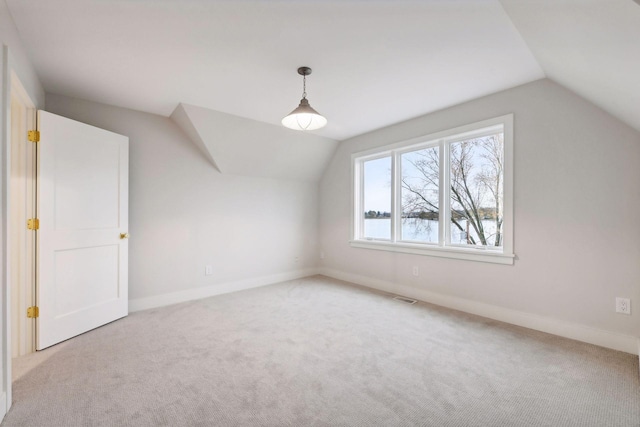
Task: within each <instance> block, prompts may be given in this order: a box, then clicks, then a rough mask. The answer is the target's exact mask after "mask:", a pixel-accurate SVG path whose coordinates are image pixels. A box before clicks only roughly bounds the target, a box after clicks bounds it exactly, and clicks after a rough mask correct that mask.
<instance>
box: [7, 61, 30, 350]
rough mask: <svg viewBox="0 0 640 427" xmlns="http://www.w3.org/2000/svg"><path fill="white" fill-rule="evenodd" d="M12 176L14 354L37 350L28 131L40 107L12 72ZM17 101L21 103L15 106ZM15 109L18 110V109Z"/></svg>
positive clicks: (12, 332) (10, 269) (10, 208)
mask: <svg viewBox="0 0 640 427" xmlns="http://www.w3.org/2000/svg"><path fill="white" fill-rule="evenodd" d="M10 77H11V94H10V102H11V138H10V144H11V159H10V162H11V177H10V181H9V183H8V185H9V207H8V212H9V221H10V228H9V230H10V235H9V236H8V237H9V247H10V249H11V250H10V251H9V254H10V255H9V256H10V257H11V258H10V264H9V277H10V282H11V286H10V288H11V289H10V291H11V300H10V301H9V303H10V304H11V310H10V311H11V312H12V313H11V320H12V325H11V334H12V339H11V346H12V351H11V355H12V357H17V356H22V355H25V354H28V353H33V352H34V351H35V320H34V319H28V318H27V317H26V314H25V313H26V310H27V307H30V306H32V305H34V293H35V292H34V290H35V259H34V255H35V235H34V233H33V231H29V230H27V229H26V227H25V226H24V224H26V221H27V219H28V218H34V217H35V178H34V177H35V166H36V165H35V161H34V156H35V153H36V147H37V145H36V144H33V143H29V142H28V141H27V131H28V130H31V129H35V124H36V123H35V115H36V110H35V106H34V104H33V102H32V101H31V98H30V97H29V95H28V94H27V91H26V90H25V89H24V87H23V86H22V84H21V83H20V79H19V78H18V76H17V75H16V74H15V73H14V72H11V76H10ZM14 102H15V103H16V104H17V105H16V108H14ZM14 110H15V111H14ZM14 113H15V115H14Z"/></svg>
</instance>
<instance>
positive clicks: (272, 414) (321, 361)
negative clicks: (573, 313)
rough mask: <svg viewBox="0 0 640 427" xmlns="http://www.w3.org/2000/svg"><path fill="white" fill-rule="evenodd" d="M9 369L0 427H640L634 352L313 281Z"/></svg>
mask: <svg viewBox="0 0 640 427" xmlns="http://www.w3.org/2000/svg"><path fill="white" fill-rule="evenodd" d="M45 359H46V360H45ZM39 362H42V363H39ZM14 363H15V366H16V370H17V372H18V373H19V378H17V379H16V380H15V383H14V403H13V408H12V409H11V411H10V412H9V413H8V414H7V416H6V418H5V421H4V422H3V423H2V426H3V427H10V426H159V425H170V426H182V425H184V426H187V425H189V426H216V425H219V426H254V425H255V426H258V425H259V426H372V425H378V426H638V425H640V384H639V381H638V358H637V357H636V356H633V355H630V354H626V353H621V352H616V351H612V350H607V349H604V348H600V347H596V346H592V345H589V344H584V343H580V342H576V341H571V340H567V339H563V338H559V337H555V336H552V335H547V334H544V333H540V332H535V331H532V330H528V329H524V328H519V327H515V326H510V325H506V324H503V323H500V322H496V321H492V320H488V319H485V318H481V317H477V316H472V315H467V314H464V313H460V312H455V311H451V310H447V309H443V308H439V307H436V306H433V305H429V304H423V303H419V304H416V305H407V304H405V303H402V302H398V301H394V300H393V299H391V297H390V296H389V295H386V294H381V293H376V292H373V291H369V290H366V289H363V288H359V287H355V286H349V285H348V284H345V283H343V282H338V281H334V280H331V279H327V278H325V277H321V276H316V277H311V278H307V279H302V280H295V281H290V282H286V283H281V284H277V285H272V286H267V287H263V288H258V289H252V290H248V291H244V292H238V293H234V294H227V295H221V296H217V297H213V298H208V299H205V300H200V301H194V302H189V303H184V304H178V305H174V306H170V307H165V308H160V309H153V310H148V311H144V312H139V313H134V314H132V315H130V316H129V317H128V318H125V319H122V320H119V321H117V322H114V323H111V324H109V325H106V326H103V327H102V328H99V329H97V330H94V331H91V332H89V333H86V334H84V335H82V336H79V337H77V338H74V339H72V340H70V341H67V342H65V343H63V344H62V345H58V346H55V347H53V348H51V349H49V350H45V351H44V352H40V353H38V354H34V355H29V356H26V357H24V358H21V359H17V360H16V361H15V362H14ZM29 369H30V370H29Z"/></svg>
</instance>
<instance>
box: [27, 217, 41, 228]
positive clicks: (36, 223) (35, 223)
mask: <svg viewBox="0 0 640 427" xmlns="http://www.w3.org/2000/svg"><path fill="white" fill-rule="evenodd" d="M39 228H40V220H39V219H38V218H31V219H28V220H27V229H28V230H37V229H39Z"/></svg>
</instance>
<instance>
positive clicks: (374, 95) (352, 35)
mask: <svg viewBox="0 0 640 427" xmlns="http://www.w3.org/2000/svg"><path fill="white" fill-rule="evenodd" d="M0 1H6V3H7V5H8V8H9V10H10V12H11V15H12V18H13V20H14V21H15V23H16V27H17V28H18V30H19V32H20V35H21V38H22V41H23V44H24V46H25V48H26V49H27V50H28V52H29V53H30V55H31V60H32V62H33V64H34V66H35V68H36V70H37V71H38V73H39V77H40V79H41V81H42V83H43V86H44V88H45V90H46V91H47V92H49V93H55V94H61V95H66V96H70V97H76V98H80V99H86V100H90V101H96V102H101V103H106V104H111V105H115V106H121V107H126V108H131V109H136V110H141V111H146V112H150V113H156V114H160V115H164V116H169V115H172V117H173V119H174V120H175V121H176V123H178V124H179V125H180V126H181V127H182V128H183V129H184V130H185V132H186V133H187V134H188V135H190V137H191V139H192V140H193V141H194V143H195V144H196V145H198V146H199V147H200V149H201V150H203V155H205V156H206V157H207V158H208V159H209V161H210V162H211V163H212V165H214V166H215V167H217V168H218V169H219V170H222V171H223V173H225V171H234V172H228V173H238V172H242V173H251V174H256V173H258V172H256V171H261V172H260V173H263V174H265V175H268V176H275V175H274V174H280V175H282V174H284V175H286V174H287V173H285V172H283V171H279V169H280V168H292V169H291V170H294V171H297V172H295V173H294V174H293V175H296V176H298V177H303V179H308V178H309V177H311V176H317V172H316V171H315V170H314V171H307V170H303V168H296V167H294V166H292V163H293V162H292V161H291V157H288V158H289V161H287V162H285V163H284V164H278V163H277V162H278V160H277V159H275V157H276V156H285V157H286V156H287V155H288V153H291V152H292V151H291V150H294V151H295V149H296V148H295V147H296V145H295V143H293V142H292V141H293V139H290V136H289V134H288V133H286V132H289V131H288V130H285V129H281V128H279V126H280V120H281V118H282V117H283V116H284V115H286V114H287V113H289V112H290V111H291V110H292V109H293V108H294V107H295V106H296V105H297V104H298V101H299V99H300V96H301V91H302V90H301V89H302V88H301V83H302V82H301V78H300V76H299V75H298V74H297V73H296V69H297V68H298V67H299V66H303V65H306V66H310V67H312V68H313V74H312V75H311V76H310V77H309V78H308V85H307V92H308V97H309V100H310V101H311V104H312V106H313V107H314V108H315V109H317V110H318V111H320V112H321V113H322V114H323V115H325V116H326V117H327V118H328V120H329V124H328V125H327V126H326V127H325V128H324V129H321V130H319V131H315V132H313V134H300V135H301V136H299V137H297V138H298V141H300V142H299V144H310V146H313V145H314V144H315V143H316V142H317V141H320V139H317V141H316V139H314V137H309V135H316V136H320V137H326V138H329V139H331V140H343V139H346V138H349V137H352V136H355V135H359V134H362V133H365V132H368V131H371V130H374V129H377V128H381V127H384V126H387V125H390V124H393V123H397V122H399V121H402V120H406V119H409V118H412V117H416V116H419V115H423V114H427V113H430V112H433V111H435V110H438V109H442V108H445V107H448V106H451V105H455V104H458V103H461V102H464V101H468V100H471V99H474V98H477V97H480V96H483V95H487V94H490V93H494V92H497V91H500V90H504V89H508V88H511V87H514V86H517V85H520V84H524V83H527V82H530V81H533V80H537V79H540V78H543V77H545V76H547V77H550V78H552V79H553V80H555V81H557V82H559V83H561V84H563V85H564V86H567V87H568V88H570V89H572V90H574V91H575V92H577V93H578V94H581V95H582V96H584V97H585V98H587V99H589V100H591V101H592V102H593V103H594V104H596V105H599V106H600V107H602V108H604V109H605V110H607V111H609V112H610V113H611V114H613V115H615V116H617V117H618V118H620V119H621V120H623V121H625V122H626V123H628V124H630V125H632V126H634V127H635V128H636V129H638V130H640V115H639V114H638V113H637V110H638V105H640V102H639V101H640V85H639V84H638V83H637V81H638V76H639V75H640V51H639V49H640V43H638V42H637V41H638V40H640V6H638V5H637V4H636V3H634V1H633V0H420V1H419V0H323V1H320V0H310V1H303V0H270V1H261V0H243V1H237V0H211V1H202V0H135V1H132V0H110V1H104V0H55V1H44V0H0ZM181 103H182V106H179V104H181ZM196 106H197V107H196ZM205 116H210V117H211V118H210V119H205V118H204V117H205ZM223 117H226V119H223ZM243 118H244V119H246V120H248V121H246V120H241V119H243ZM254 122H255V123H254ZM211 123H216V126H218V125H219V126H220V127H219V128H216V129H214V126H213V125H212V124H211ZM231 123H233V124H235V125H236V126H237V127H235V128H231V127H228V126H229V124H231ZM260 125H265V126H267V127H264V126H260ZM272 127H273V129H272ZM276 127H278V130H277V131H276V130H275V128H276ZM245 128H249V129H253V131H245ZM258 129H259V130H258ZM254 131H255V132H257V133H262V137H258V138H256V137H255V135H256V133H254ZM281 131H282V132H281ZM283 132H284V133H283ZM221 135H224V138H221ZM302 135H304V136H302ZM267 136H268V138H274V139H273V140H268V141H267ZM291 138H293V137H291ZM278 141H279V142H278ZM283 141H286V142H283ZM308 141H313V142H308ZM325 142H327V144H328V146H330V147H331V148H330V149H329V151H331V150H333V145H332V144H334V143H333V142H332V141H329V140H326V141H325ZM234 147H242V149H243V150H248V151H245V153H247V152H250V153H252V154H253V153H257V154H260V155H263V154H264V155H269V159H275V160H274V164H273V168H271V166H268V167H267V166H266V165H262V169H253V168H248V167H245V165H242V164H240V162H241V160H238V158H237V157H236V156H235V154H234V153H235V151H233V150H235V148H234ZM265 147H269V149H268V150H267V151H263V149H265ZM315 149H316V148H312V149H310V152H313V150H315ZM320 151H322V150H320ZM257 154H256V159H255V162H259V160H260V159H259V158H258V157H257ZM299 154H300V153H299ZM300 155H302V156H303V157H304V156H306V155H308V153H307V154H300ZM311 157H313V156H311ZM305 158H306V157H305ZM314 158H315V157H314ZM233 159H235V160H233ZM242 161H244V160H242ZM323 161H324V154H322V155H319V156H318V157H317V160H313V159H311V160H310V162H311V163H318V164H320V163H322V162H323ZM256 164H257V163H254V166H255V165H256ZM312 169H313V168H312ZM300 174H302V175H300ZM290 177H294V176H290Z"/></svg>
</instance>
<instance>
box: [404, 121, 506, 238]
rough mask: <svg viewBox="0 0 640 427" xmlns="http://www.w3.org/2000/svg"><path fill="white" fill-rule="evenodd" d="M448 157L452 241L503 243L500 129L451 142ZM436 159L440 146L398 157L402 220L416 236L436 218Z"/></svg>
mask: <svg viewBox="0 0 640 427" xmlns="http://www.w3.org/2000/svg"><path fill="white" fill-rule="evenodd" d="M449 158H450V165H449V169H450V184H451V188H450V206H451V224H450V226H451V229H450V235H451V243H452V244H462V245H475V246H497V247H500V246H502V235H503V234H502V225H503V184H504V183H503V181H504V178H503V175H504V140H503V134H502V133H499V134H494V135H489V136H483V137H479V138H471V139H468V140H464V141H459V142H453V143H451V144H450V145H449ZM439 161H440V157H439V152H438V147H432V148H426V149H421V150H417V151H412V152H410V153H405V154H403V156H402V168H403V169H402V172H403V173H402V219H403V224H410V227H411V229H412V230H413V233H414V234H416V235H417V234H420V233H421V232H422V234H423V235H424V232H425V228H426V227H433V223H434V222H433V221H437V219H438V218H439V213H440V206H439V199H438V194H439V193H438V185H439V177H440V165H439ZM404 228H405V227H404V225H403V230H404ZM403 238H406V237H405V236H403ZM436 241H437V240H436Z"/></svg>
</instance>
